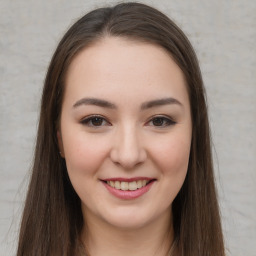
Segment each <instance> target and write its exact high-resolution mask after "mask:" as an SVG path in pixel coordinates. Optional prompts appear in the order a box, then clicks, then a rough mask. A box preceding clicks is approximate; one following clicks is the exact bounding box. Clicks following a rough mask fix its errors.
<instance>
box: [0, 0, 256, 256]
mask: <svg viewBox="0 0 256 256" xmlns="http://www.w3.org/2000/svg"><path fill="white" fill-rule="evenodd" d="M141 2H142V3H147V4H150V5H153V6H155V7H157V8H159V9H160V10H161V11H163V12H164V13H166V14H167V15H168V16H169V17H171V18H172V19H173V20H174V21H175V22H176V23H177V24H178V25H179V26H180V27H181V28H182V29H183V30H184V31H185V33H186V34H187V35H188V37H189V38H190V40H191V42H192V44H193V45H194V47H195V49H196V52H197V54H198V58H199V61H200V65H201V69H202V73H203V78H204V81H205V86H206V89H207V94H208V104H209V111H210V121H211V128H212V137H213V142H214V149H213V151H214V163H215V167H216V168H215V169H216V180H217V185H218V188H219V199H220V204H221V211H222V220H223V228H224V234H225V240H226V247H227V251H228V255H232V256H245V255H246V256H256V185H255V184H256V82H255V81H256V47H255V45H256V1H254V0H244V1H242V0H240V1H239V0H225V1H224V0H216V1H207V0H205V1H203V0H201V1H200V0H173V1H172V0H158V1H150V0H148V1H146V0H144V1H143V0H142V1H141ZM113 3H116V2H115V1H107V0H105V1H95V0H94V1H93V0H74V1H69V0H44V1H43V0H41V1H34V0H0V255H3V256H10V255H15V248H16V244H17V234H18V233H17V232H18V225H19V221H20V214H21V211H22V207H23V201H24V198H25V192H26V188H27V183H28V178H29V168H30V165H31V161H32V159H33V148H34V142H35V134H36V127H37V120H38V110H39V103H40V95H41V90H42V85H43V81H44V76H45V73H46V69H47V66H48V64H49V61H50V58H51V56H52V54H53V51H54V49H55V47H56V45H57V43H58V41H59V40H60V38H61V36H62V35H63V33H64V32H65V31H66V29H67V28H68V27H69V26H70V25H71V24H72V23H73V22H74V21H76V20H77V19H78V17H80V16H81V15H83V14H85V13H86V12H88V11H89V10H91V9H93V8H95V7H99V6H102V5H110V4H113ZM46 189H47V188H46Z"/></svg>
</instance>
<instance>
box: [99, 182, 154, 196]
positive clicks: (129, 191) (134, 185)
mask: <svg viewBox="0 0 256 256" xmlns="http://www.w3.org/2000/svg"><path fill="white" fill-rule="evenodd" d="M101 181H102V182H103V184H104V185H105V187H106V188H107V190H108V191H109V192H110V193H111V194H112V195H114V196H116V197H118V198H120V199H135V198H137V197H140V196H142V195H143V194H145V193H146V192H147V191H149V189H150V188H151V186H152V184H153V183H154V181H156V179H150V178H134V179H123V178H114V179H106V180H101Z"/></svg>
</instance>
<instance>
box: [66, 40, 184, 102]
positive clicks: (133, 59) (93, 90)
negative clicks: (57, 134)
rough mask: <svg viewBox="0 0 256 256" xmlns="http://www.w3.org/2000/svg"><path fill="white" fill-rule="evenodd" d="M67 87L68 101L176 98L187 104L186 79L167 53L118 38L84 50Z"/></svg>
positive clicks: (77, 58) (153, 47)
mask: <svg viewBox="0 0 256 256" xmlns="http://www.w3.org/2000/svg"><path fill="white" fill-rule="evenodd" d="M65 86H66V93H65V95H66V97H67V96H68V95H69V97H73V96H74V97H75V94H76V95H80V96H81V97H82V96H94V97H102V96H104V97H107V98H110V99H111V98H115V96H118V95H119V96H121V95H124V96H126V97H125V98H126V99H128V100H129V98H131V97H133V98H134V97H135V96H136V95H144V97H145V98H150V97H151V98H152V97H153V96H155V97H160V98H161V97H163V96H166V95H168V94H176V96H177V97H179V98H181V100H183V101H186V100H188V95H187V89H186V83H185V79H184V75H183V73H182V71H181V69H180V68H179V67H178V65H177V64H176V63H175V62H174V61H173V59H172V58H171V56H170V54H169V53H168V52H167V51H166V50H165V49H163V48H162V47H160V46H157V45H153V44H149V43H144V42H138V41H132V40H129V39H123V38H117V37H107V38H104V39H101V40H100V41H98V42H96V43H94V44H92V45H91V46H89V47H87V48H85V49H83V50H82V51H81V52H80V53H79V54H78V55H77V56H76V57H75V58H74V59H73V61H72V62H71V64H70V66H69V69H68V72H67V76H66V81H65ZM84 94H86V95H84ZM90 94H92V95H90ZM116 94H117V95H116ZM170 96H173V95H170ZM76 97H77V96H76ZM74 100H75V99H74Z"/></svg>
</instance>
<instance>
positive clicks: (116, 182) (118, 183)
mask: <svg viewBox="0 0 256 256" xmlns="http://www.w3.org/2000/svg"><path fill="white" fill-rule="evenodd" d="M113 182H115V188H116V189H121V187H120V181H118V180H117V181H113ZM109 185H110V184H109ZM110 186H111V185H110Z"/></svg>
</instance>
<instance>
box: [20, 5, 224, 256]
mask: <svg viewBox="0 0 256 256" xmlns="http://www.w3.org/2000/svg"><path fill="white" fill-rule="evenodd" d="M17 255H18V256H21V255H26V256H27V255H36V256H43V255H45V256H46V255H61V256H63V255H67V256H68V255H70V256H71V255H72V256H73V255H91V256H99V255H111V256H115V255H122V256H125V255H133V256H136V255H140V256H141V255H147V256H151V255H152V256H153V255H158V256H166V255H172V256H174V255H179V256H206V255H208V256H216V255H218V256H224V245H223V236H222V230H221V223H220V215H219V208H218V203H217V199H216V191H215V184H214V175H213V167H212V157H211V144H210V135H209V125H208V117H207V107H206V103H205V95H204V87H203V82H202V78H201V74H200V68H199V66H198V61H197V58H196V55H195V53H194V51H193V48H192V46H191V44H190V43H189V41H188V39H187V38H186V36H185V35H184V34H183V32H182V31H181V30H180V29H179V28H178V27H177V26H176V25H175V24H174V23H173V22H172V21H171V20H170V19H169V18H167V17H166V16H165V15H163V14H162V13H160V12H159V11H157V10H156V9H154V8H151V7H149V6H146V5H143V4H139V3H124V4H118V5H116V6H114V7H112V8H100V9H97V10H94V11H92V12H90V13H88V14H87V15H85V16H84V17H82V18H81V19H80V20H78V21H77V22H76V23H75V24H74V25H73V26H72V27H71V28H70V29H69V30H68V32H67V33H66V34H65V35H64V37H63V39H62V40H61V42H60V43H59V45H58V47H57V49H56V52H55V54H54V56H53V58H52V61H51V63H50V66H49V70H48V73H47V76H46V80H45V85H44V90H43V96H42V105H41V114H40V121H39V127H38V136H37V144H36V149H35V158H34V166H33V170H32V177H31V181H30V186H29V190H28V194H27V199H26V203H25V208H24V213H23V218H22V223H21V229H20V236H19V246H18V253H17Z"/></svg>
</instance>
